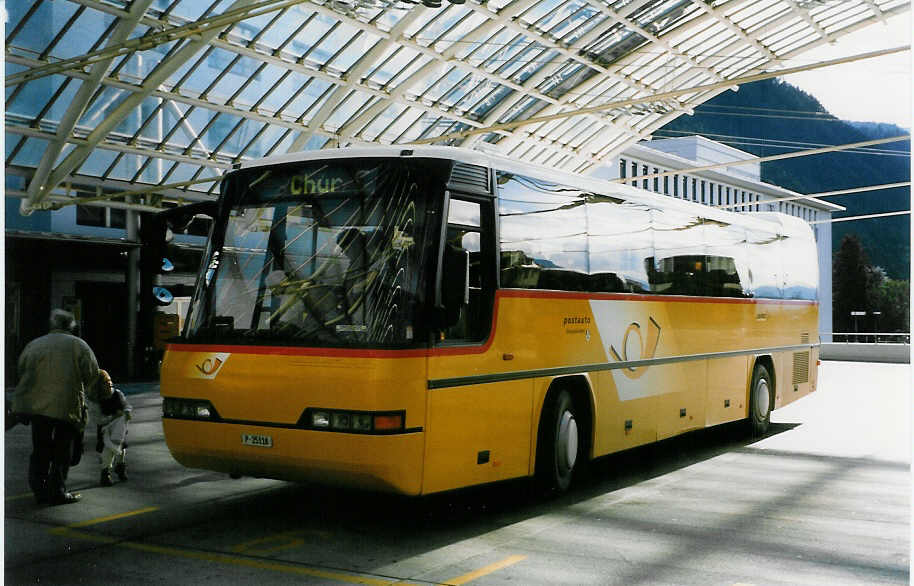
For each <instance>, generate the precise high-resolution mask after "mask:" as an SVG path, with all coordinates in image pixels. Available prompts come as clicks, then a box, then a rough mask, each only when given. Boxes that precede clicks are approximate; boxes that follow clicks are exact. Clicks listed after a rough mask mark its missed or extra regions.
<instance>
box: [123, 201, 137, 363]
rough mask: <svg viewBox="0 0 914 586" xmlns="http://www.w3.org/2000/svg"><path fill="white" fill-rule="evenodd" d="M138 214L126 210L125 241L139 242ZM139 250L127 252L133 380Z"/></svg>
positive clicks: (128, 323) (130, 349) (128, 357)
mask: <svg viewBox="0 0 914 586" xmlns="http://www.w3.org/2000/svg"><path fill="white" fill-rule="evenodd" d="M127 201H128V202H129V203H136V196H132V197H128V198H127ZM139 218H140V214H139V212H137V211H135V210H127V241H128V242H139V232H140V231H139V223H140V222H139ZM139 271H140V249H139V248H137V247H131V248H130V250H129V251H128V252H127V306H126V307H125V309H126V311H127V378H128V379H129V380H133V379H134V377H135V376H136V364H137V353H136V338H137V328H136V316H137V311H138V309H137V302H138V300H139V298H140V288H139Z"/></svg>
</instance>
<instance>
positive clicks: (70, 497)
mask: <svg viewBox="0 0 914 586" xmlns="http://www.w3.org/2000/svg"><path fill="white" fill-rule="evenodd" d="M81 498H82V495H81V494H79V493H78V492H75V493H74V492H65V493H63V494H61V495H57V496H56V497H54V498H53V499H51V504H52V505H69V504H70V503H75V502H76V501H78V500H79V499H81Z"/></svg>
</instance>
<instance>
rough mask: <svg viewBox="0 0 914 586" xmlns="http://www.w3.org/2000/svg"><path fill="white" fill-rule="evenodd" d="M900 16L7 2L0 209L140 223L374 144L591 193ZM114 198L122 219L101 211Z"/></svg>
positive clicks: (240, 0) (611, 7) (805, 9)
mask: <svg viewBox="0 0 914 586" xmlns="http://www.w3.org/2000/svg"><path fill="white" fill-rule="evenodd" d="M424 1H425V2H426V3H427V4H430V5H433V4H435V3H436V2H437V1H438V0H424ZM908 6H909V3H908V0H846V1H845V0H615V1H612V0H488V1H486V0H482V2H476V1H473V0H470V1H469V2H464V3H460V4H455V3H448V2H446V1H445V2H443V3H442V4H441V6H440V7H430V6H426V5H424V4H422V3H418V2H414V1H413V0H399V1H393V0H316V1H304V0H262V1H259V2H258V1H253V0H236V1H235V2H228V1H215V2H210V3H207V2H202V1H199V0H179V1H174V2H168V1H165V0H133V1H132V2H128V1H124V0H69V1H61V0H56V1H52V0H37V1H34V2H27V1H23V0H20V1H17V2H8V3H6V10H7V11H8V13H9V19H8V22H7V28H6V112H5V128H6V172H7V196H8V197H10V196H19V197H23V198H24V200H23V206H24V208H25V209H36V208H45V207H49V206H59V205H62V204H66V203H75V202H76V201H91V200H92V199H93V198H94V199H96V200H101V201H106V202H108V203H109V205H115V206H117V205H120V206H133V207H136V208H138V209H152V208H154V207H156V206H160V205H163V203H162V202H163V201H199V200H203V199H210V198H212V197H214V194H215V193H216V191H217V189H218V188H217V185H218V181H216V180H217V179H218V177H219V176H220V175H221V174H222V173H224V172H225V171H226V170H228V169H230V168H231V167H232V165H233V164H234V163H236V162H238V161H240V160H242V159H247V158H257V157H263V156H267V155H275V154H282V153H286V152H290V151H299V150H312V149H323V148H335V147H339V146H347V145H357V144H367V143H383V144H411V143H417V142H436V143H437V144H449V145H457V146H465V147H471V148H473V147H475V148H480V147H481V146H485V147H486V148H490V149H494V150H497V151H498V152H501V153H503V154H506V155H509V156H513V157H516V158H520V159H524V160H528V161H533V162H537V163H541V164H547V165H551V166H553V167H556V168H561V169H564V170H568V171H575V172H585V173H586V172H587V171H588V170H589V169H590V168H591V167H593V166H595V165H600V164H605V163H606V162H610V161H611V160H612V159H613V158H614V157H616V156H617V155H618V154H619V153H620V152H621V151H622V150H623V149H624V148H625V147H626V146H627V145H629V144H631V143H633V142H636V141H638V140H639V139H641V138H644V137H646V136H648V135H650V134H651V132H653V131H654V130H655V129H657V128H658V127H660V126H662V125H663V124H665V123H667V122H669V121H670V120H672V119H673V118H675V117H677V116H679V115H680V114H682V113H685V112H688V111H690V110H691V109H692V108H694V107H695V106H697V105H699V104H701V103H702V102H704V101H706V100H708V99H710V98H712V97H713V96H715V95H717V94H719V93H720V92H723V91H726V90H727V89H731V88H734V87H735V83H738V81H737V82H733V81H732V80H739V78H741V77H743V76H747V75H752V74H756V73H760V72H766V71H777V70H779V69H782V68H784V67H787V66H790V65H791V62H790V60H791V59H795V58H796V57H797V56H799V55H801V54H802V53H803V52H805V51H807V50H809V49H812V48H814V47H817V46H819V45H822V44H824V43H831V42H834V41H835V40H837V39H840V37H841V36H843V35H845V34H847V33H849V32H852V31H854V30H857V29H859V28H861V27H864V26H869V25H871V24H874V23H878V22H880V21H884V20H885V19H886V18H888V17H890V16H893V15H895V14H898V13H900V12H904V11H906V10H908ZM847 53H848V54H850V53H852V51H851V50H850V49H849V50H848V51H847ZM793 64H794V65H795V64H796V63H793ZM692 88H697V89H694V90H693V89H692ZM617 102H625V103H624V105H618V106H615V105H614V104H615V103H617ZM604 104H605V105H607V106H606V108H604V109H602V110H601V111H598V112H591V113H577V112H578V111H579V110H580V109H582V108H592V107H594V106H601V105H604ZM555 114H564V115H562V116H559V117H553V118H550V119H548V120H546V121H538V122H535V123H532V124H526V125H520V126H507V127H499V125H503V124H504V123H509V122H519V121H523V120H527V119H530V118H532V117H544V116H547V115H555ZM483 143H488V145H483ZM153 188H154V189H153ZM125 192H133V193H132V194H131V197H130V198H129V199H128V202H132V203H126V204H123V203H122V204H118V203H116V202H112V201H110V200H111V199H112V198H114V199H120V198H122V197H123V196H124V194H125ZM77 198H78V199H77Z"/></svg>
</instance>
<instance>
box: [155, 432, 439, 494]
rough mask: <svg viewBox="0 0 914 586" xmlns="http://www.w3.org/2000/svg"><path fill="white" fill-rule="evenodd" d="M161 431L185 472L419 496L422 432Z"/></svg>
mask: <svg viewBox="0 0 914 586" xmlns="http://www.w3.org/2000/svg"><path fill="white" fill-rule="evenodd" d="M162 427H163V430H164V432H165V442H166V444H167V445H168V449H169V450H170V451H171V454H172V456H174V458H175V459H176V460H177V461H178V462H179V463H180V464H182V465H184V466H186V467H188V468H202V469H206V470H214V471H217V472H224V473H226V474H232V475H240V476H255V477H262V478H275V479H279V480H291V481H298V482H316V483H321V484H331V485H339V486H351V487H355V488H362V489H366V490H379V491H384V492H393V493H399V494H406V495H418V494H421V492H422V458H423V452H424V445H425V443H424V441H425V438H424V434H423V433H422V432H421V431H417V432H412V433H402V434H393V435H367V434H352V433H340V432H329V431H313V430H304V429H293V428H278V427H260V426H253V425H239V424H231V423H211V422H203V421H187V420H179V419H168V418H165V419H163V420H162ZM245 440H247V441H248V442H252V440H253V443H255V444H259V445H248V444H246V443H244V441H245ZM267 444H269V445H267Z"/></svg>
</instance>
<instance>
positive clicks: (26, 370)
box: [12, 330, 98, 433]
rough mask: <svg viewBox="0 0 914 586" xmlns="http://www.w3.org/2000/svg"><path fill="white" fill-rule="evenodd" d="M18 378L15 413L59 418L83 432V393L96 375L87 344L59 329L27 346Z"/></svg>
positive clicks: (90, 351)
mask: <svg viewBox="0 0 914 586" xmlns="http://www.w3.org/2000/svg"><path fill="white" fill-rule="evenodd" d="M19 375H20V379H19V384H18V385H17V386H16V392H15V393H14V394H13V406H12V410H13V412H14V413H18V414H23V415H44V416H45V417H51V418H53V419H60V420H62V421H67V422H69V423H71V424H73V426H75V427H76V429H77V430H78V431H79V432H80V433H81V432H82V431H83V429H84V428H85V426H86V419H87V414H88V409H87V406H86V390H87V389H89V388H90V387H91V385H92V384H94V383H95V379H96V377H97V376H98V362H97V361H96V360H95V354H93V352H92V349H91V348H89V345H88V344H86V343H85V342H84V341H83V340H81V339H80V338H77V337H76V336H72V335H70V334H68V333H66V332H64V331H62V330H51V333H49V334H47V335H45V336H42V337H40V338H36V339H34V340H32V341H31V342H29V343H28V345H26V347H25V349H24V350H23V351H22V354H21V355H20V356H19Z"/></svg>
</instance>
